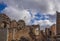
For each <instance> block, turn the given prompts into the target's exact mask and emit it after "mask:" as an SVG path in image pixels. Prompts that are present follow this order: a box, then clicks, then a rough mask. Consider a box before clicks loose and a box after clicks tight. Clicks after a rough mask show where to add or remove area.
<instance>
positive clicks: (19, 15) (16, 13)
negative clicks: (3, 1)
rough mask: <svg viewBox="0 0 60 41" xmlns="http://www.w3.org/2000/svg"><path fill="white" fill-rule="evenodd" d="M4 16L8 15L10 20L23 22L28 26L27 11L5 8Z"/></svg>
mask: <svg viewBox="0 0 60 41" xmlns="http://www.w3.org/2000/svg"><path fill="white" fill-rule="evenodd" d="M3 12H4V13H5V14H6V15H8V16H9V17H10V18H11V19H12V20H13V19H15V20H20V19H22V20H25V22H26V23H27V24H28V23H29V21H30V18H31V16H30V14H29V12H28V11H27V10H18V9H16V8H14V7H10V6H9V7H7V8H5V9H4V11H3Z"/></svg>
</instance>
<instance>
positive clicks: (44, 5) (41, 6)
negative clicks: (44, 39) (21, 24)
mask: <svg viewBox="0 0 60 41" xmlns="http://www.w3.org/2000/svg"><path fill="white" fill-rule="evenodd" d="M2 1H3V2H4V3H5V4H7V6H8V7H6V8H5V9H4V11H3V12H4V13H6V14H7V15H8V16H9V17H10V18H11V19H16V20H19V19H23V20H25V22H26V24H30V20H31V19H34V18H35V14H37V13H38V12H40V13H42V14H43V13H44V14H46V15H52V16H54V15H55V11H60V1H59V0H2ZM29 10H30V11H31V14H32V15H33V17H31V15H30V12H29ZM45 17H47V16H45ZM51 20H53V19H51ZM38 23H39V24H41V25H52V24H53V23H54V22H51V21H50V20H39V21H37V20H35V21H34V24H38Z"/></svg>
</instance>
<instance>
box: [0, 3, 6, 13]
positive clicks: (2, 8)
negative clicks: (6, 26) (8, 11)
mask: <svg viewBox="0 0 60 41" xmlns="http://www.w3.org/2000/svg"><path fill="white" fill-rule="evenodd" d="M5 7H7V5H6V4H4V3H0V13H1V11H3V10H4V9H5Z"/></svg>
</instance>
